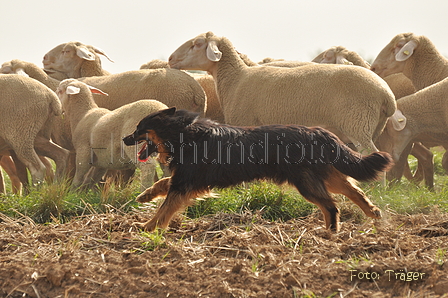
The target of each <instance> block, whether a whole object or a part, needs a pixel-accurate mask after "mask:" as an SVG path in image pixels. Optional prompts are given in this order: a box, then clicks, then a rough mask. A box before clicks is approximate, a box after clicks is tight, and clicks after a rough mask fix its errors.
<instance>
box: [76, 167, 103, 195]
mask: <svg viewBox="0 0 448 298" xmlns="http://www.w3.org/2000/svg"><path fill="white" fill-rule="evenodd" d="M106 172H107V169H104V168H99V167H92V168H91V169H90V171H89V172H88V173H87V175H85V178H84V181H83V183H82V188H83V189H84V190H85V189H89V188H91V187H92V186H94V185H95V184H97V183H98V182H99V181H100V180H101V178H102V177H103V176H104V174H106Z"/></svg>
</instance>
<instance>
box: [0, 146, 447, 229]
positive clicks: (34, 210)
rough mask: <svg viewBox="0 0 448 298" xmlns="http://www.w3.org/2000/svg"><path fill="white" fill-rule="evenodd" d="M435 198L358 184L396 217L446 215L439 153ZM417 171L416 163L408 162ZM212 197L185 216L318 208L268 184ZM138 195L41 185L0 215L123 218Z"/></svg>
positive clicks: (5, 202)
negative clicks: (112, 213) (114, 214)
mask: <svg viewBox="0 0 448 298" xmlns="http://www.w3.org/2000/svg"><path fill="white" fill-rule="evenodd" d="M434 155H435V164H436V167H435V173H436V177H435V184H436V190H435V191H434V192H431V191H428V190H427V189H426V188H425V187H423V186H417V185H414V184H412V183H410V182H408V181H407V180H405V179H404V178H403V179H402V181H401V183H398V184H396V185H393V186H390V187H387V188H384V187H382V186H381V185H380V184H379V183H378V182H372V183H362V184H361V185H360V186H361V188H362V189H363V190H364V191H365V192H366V194H367V195H368V196H369V198H371V200H372V201H373V202H374V203H375V204H376V205H378V206H379V207H380V208H381V209H385V208H388V209H390V210H394V211H395V212H396V213H399V214H416V213H428V212H430V211H431V210H432V209H433V208H434V207H435V206H437V208H438V209H439V210H441V211H442V212H448V200H446V198H447V197H448V176H446V174H445V172H444V170H443V169H442V168H441V166H440V161H441V159H442V152H440V151H437V150H435V151H434ZM410 164H411V168H415V167H416V162H415V160H412V159H411V161H410ZM4 177H5V178H6V179H5V180H6V182H7V189H8V190H9V189H10V185H9V181H8V177H7V175H4ZM215 192H216V193H217V196H216V197H212V198H206V199H203V200H198V201H197V202H196V204H194V205H193V206H191V207H189V208H188V210H187V212H186V215H187V216H188V217H190V218H198V217H202V216H205V215H208V214H215V213H218V212H225V213H242V212H245V211H246V210H250V211H252V212H259V213H260V214H261V215H262V217H264V218H265V219H268V220H281V221H287V220H289V219H291V218H298V217H303V216H307V215H309V214H311V213H313V212H315V211H316V210H317V207H316V206H315V205H313V204H311V203H308V202H307V201H306V200H304V199H303V198H302V197H301V196H300V195H299V193H298V192H297V191H296V190H295V189H294V188H292V187H290V186H277V185H274V184H272V183H269V182H266V181H257V182H252V183H245V184H243V185H240V186H236V187H232V188H226V189H221V190H215ZM139 193H140V191H139V186H138V183H137V182H136V181H134V182H132V183H130V184H129V185H128V186H126V187H124V188H121V187H118V186H116V185H114V184H110V185H109V184H108V185H107V186H105V187H102V188H100V190H99V191H89V192H86V193H76V192H71V191H70V190H69V185H68V183H58V184H52V185H48V184H43V185H41V186H40V187H36V188H32V189H31V191H30V193H29V194H27V195H24V196H18V195H13V194H10V193H9V194H7V195H2V194H0V212H1V213H4V214H6V215H8V216H10V217H20V216H28V217H29V218H31V219H32V220H34V221H35V222H37V223H46V222H50V221H53V220H58V221H59V222H64V221H66V220H68V219H70V218H71V217H73V216H79V215H84V214H91V213H103V212H107V211H108V210H109V209H111V208H115V209H119V210H121V211H123V212H128V211H130V210H133V208H138V206H139V204H138V203H136V202H135V200H134V199H135V197H136V196H137V195H138V194H139ZM337 199H338V201H340V204H339V206H340V207H341V217H342V219H344V217H345V218H347V217H351V218H353V217H357V218H359V220H363V218H364V216H363V213H362V211H360V209H359V208H358V207H357V206H355V205H354V204H352V203H351V202H350V201H349V200H348V199H346V198H345V197H343V196H338V197H337Z"/></svg>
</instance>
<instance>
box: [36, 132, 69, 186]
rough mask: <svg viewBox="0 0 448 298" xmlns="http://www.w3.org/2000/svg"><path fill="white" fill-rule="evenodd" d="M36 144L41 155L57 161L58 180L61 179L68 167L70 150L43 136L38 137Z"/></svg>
mask: <svg viewBox="0 0 448 298" xmlns="http://www.w3.org/2000/svg"><path fill="white" fill-rule="evenodd" d="M34 144H35V147H36V151H37V152H38V153H39V154H40V155H44V156H48V157H49V158H51V159H53V160H54V162H55V163H56V180H57V181H61V180H62V179H63V178H64V175H65V171H66V168H67V160H68V158H69V151H68V150H67V149H64V148H62V147H61V146H59V145H56V144H55V143H53V142H51V141H50V140H48V139H46V138H44V137H41V136H37V137H36V140H35V142H34Z"/></svg>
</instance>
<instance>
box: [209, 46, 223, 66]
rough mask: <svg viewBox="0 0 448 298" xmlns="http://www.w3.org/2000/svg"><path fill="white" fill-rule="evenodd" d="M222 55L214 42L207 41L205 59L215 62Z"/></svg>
mask: <svg viewBox="0 0 448 298" xmlns="http://www.w3.org/2000/svg"><path fill="white" fill-rule="evenodd" d="M221 57H222V53H221V51H220V50H219V49H218V46H217V45H216V41H209V42H208V45H207V58H208V60H210V61H213V62H217V61H219V60H221Z"/></svg>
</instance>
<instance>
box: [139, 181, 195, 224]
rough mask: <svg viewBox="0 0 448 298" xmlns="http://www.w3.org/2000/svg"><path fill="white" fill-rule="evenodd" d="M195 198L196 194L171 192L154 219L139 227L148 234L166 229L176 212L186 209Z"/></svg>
mask: <svg viewBox="0 0 448 298" xmlns="http://www.w3.org/2000/svg"><path fill="white" fill-rule="evenodd" d="M195 197H196V193H190V192H187V193H184V192H179V191H173V190H169V191H168V194H167V196H166V199H165V201H164V202H163V204H162V205H161V206H160V207H159V209H158V210H157V212H156V214H155V215H154V217H153V218H152V219H151V220H150V221H148V222H146V223H139V224H137V225H138V226H139V227H141V228H142V229H144V230H146V231H148V232H152V231H154V230H155V229H156V228H161V229H166V228H168V225H169V223H170V221H171V219H172V218H173V216H174V215H175V214H176V212H179V211H181V210H183V209H185V208H186V207H187V206H188V205H189V204H190V203H191V201H192V200H193V199H194V198H195Z"/></svg>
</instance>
